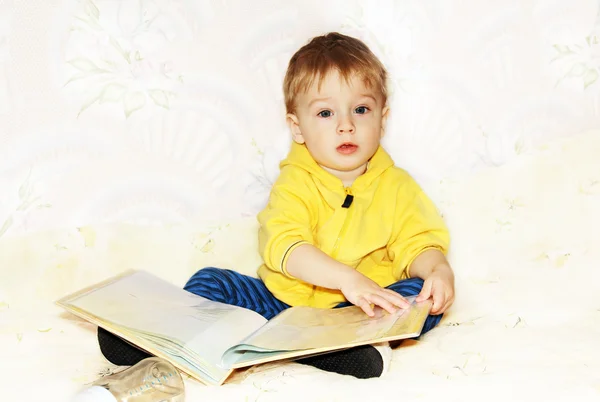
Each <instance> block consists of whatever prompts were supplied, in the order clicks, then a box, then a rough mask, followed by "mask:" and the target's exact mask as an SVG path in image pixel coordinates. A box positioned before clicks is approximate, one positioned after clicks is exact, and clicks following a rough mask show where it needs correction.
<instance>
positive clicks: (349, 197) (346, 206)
mask: <svg viewBox="0 0 600 402" xmlns="http://www.w3.org/2000/svg"><path fill="white" fill-rule="evenodd" d="M344 191H345V193H346V198H345V199H344V203H343V204H342V208H344V209H345V210H346V216H345V217H344V223H343V224H342V228H341V229H340V232H339V233H338V237H337V239H335V244H334V245H333V251H332V252H331V258H334V259H335V258H336V257H337V253H338V252H339V249H340V240H341V239H342V237H344V235H345V234H346V231H347V230H348V221H349V220H350V219H348V212H349V211H348V210H349V209H350V205H352V201H353V200H354V195H353V194H352V189H351V188H350V187H344ZM316 292H317V287H316V286H315V285H313V287H312V292H311V293H310V297H309V300H311V301H312V300H313V299H314V297H315V293H316Z"/></svg>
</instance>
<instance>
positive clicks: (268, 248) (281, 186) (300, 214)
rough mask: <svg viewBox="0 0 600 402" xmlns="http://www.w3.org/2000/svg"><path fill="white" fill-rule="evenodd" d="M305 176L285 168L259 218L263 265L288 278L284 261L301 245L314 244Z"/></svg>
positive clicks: (308, 189) (259, 239)
mask: <svg viewBox="0 0 600 402" xmlns="http://www.w3.org/2000/svg"><path fill="white" fill-rule="evenodd" d="M311 184H312V183H310V178H309V176H308V174H307V173H305V172H302V171H300V170H299V169H294V168H293V167H290V168H284V169H282V171H281V174H280V176H279V178H278V179H277V181H276V182H275V184H274V186H273V188H272V189H271V194H270V196H269V202H268V204H267V206H266V208H265V209H264V210H262V211H261V212H260V213H259V214H258V222H259V224H260V228H259V236H258V242H259V251H260V254H261V257H262V258H263V261H264V262H265V265H266V266H267V267H268V268H269V269H271V270H273V271H276V272H281V273H283V274H284V275H286V276H288V277H291V275H290V274H289V273H288V272H287V271H286V268H285V266H286V263H287V258H288V257H289V255H290V253H291V252H292V251H293V250H294V249H296V248H297V247H298V246H300V245H302V244H313V231H312V223H313V222H312V221H313V218H312V217H314V216H315V213H314V212H313V213H311V210H310V206H309V205H308V204H307V201H308V200H310V199H311V198H314V195H311V190H310V189H311V187H312V186H311Z"/></svg>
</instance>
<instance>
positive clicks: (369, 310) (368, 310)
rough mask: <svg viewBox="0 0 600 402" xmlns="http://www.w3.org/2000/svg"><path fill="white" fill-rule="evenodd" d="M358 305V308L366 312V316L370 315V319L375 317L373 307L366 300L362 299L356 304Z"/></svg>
mask: <svg viewBox="0 0 600 402" xmlns="http://www.w3.org/2000/svg"><path fill="white" fill-rule="evenodd" d="M356 305H357V306H358V307H360V308H361V309H362V311H364V312H365V314H366V315H368V316H369V317H373V316H374V315H375V312H374V311H373V308H372V307H371V303H369V302H368V301H367V300H366V299H364V298H362V297H361V298H360V299H358V301H357V302H356Z"/></svg>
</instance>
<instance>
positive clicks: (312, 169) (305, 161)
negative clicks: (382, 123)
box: [279, 142, 394, 191]
mask: <svg viewBox="0 0 600 402" xmlns="http://www.w3.org/2000/svg"><path fill="white" fill-rule="evenodd" d="M288 165H292V166H296V167H299V168H301V169H303V170H305V171H307V172H308V173H310V174H311V175H313V176H315V177H317V178H318V179H319V180H320V181H321V182H322V183H323V184H324V185H326V186H327V187H330V188H340V187H341V188H343V187H344V185H343V183H342V181H341V180H340V179H339V178H337V177H336V176H334V175H333V174H331V173H329V172H328V171H327V170H325V169H323V168H322V167H321V166H319V164H317V162H315V160H314V159H313V157H312V156H311V155H310V153H309V152H308V149H307V148H306V145H304V144H298V143H297V142H292V147H291V150H290V152H289V154H288V156H287V157H286V158H285V159H284V160H283V161H281V163H280V164H279V167H280V169H283V168H284V167H285V166H288ZM393 166H394V161H393V160H392V158H391V157H390V155H389V154H388V153H387V152H386V151H385V150H384V149H383V148H382V147H381V146H379V148H377V151H375V154H374V155H373V157H371V160H370V161H369V162H368V164H367V170H366V171H365V173H363V174H362V175H360V176H358V178H357V179H356V180H355V181H354V183H353V184H352V188H353V189H354V190H355V191H361V190H363V189H365V188H367V187H369V186H370V185H371V183H372V182H373V180H375V179H376V178H377V177H379V176H380V175H381V174H383V172H385V171H386V170H387V169H389V168H391V167H393Z"/></svg>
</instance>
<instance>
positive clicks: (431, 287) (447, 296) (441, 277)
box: [415, 264, 454, 315]
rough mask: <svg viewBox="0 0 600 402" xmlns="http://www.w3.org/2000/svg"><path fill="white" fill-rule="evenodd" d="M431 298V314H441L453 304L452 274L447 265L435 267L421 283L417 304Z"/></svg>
mask: <svg viewBox="0 0 600 402" xmlns="http://www.w3.org/2000/svg"><path fill="white" fill-rule="evenodd" d="M430 297H433V307H432V308H431V314H432V315H437V314H442V313H443V312H444V311H446V310H447V309H448V307H450V306H451V305H452V302H454V274H453V273H452V269H451V268H450V266H449V265H448V264H440V265H437V266H436V267H435V268H434V269H433V270H432V271H431V273H430V274H429V275H427V278H425V281H424V283H423V289H422V290H421V293H419V295H418V296H417V298H416V300H415V301H417V302H420V301H423V300H427V299H429V298H430Z"/></svg>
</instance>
